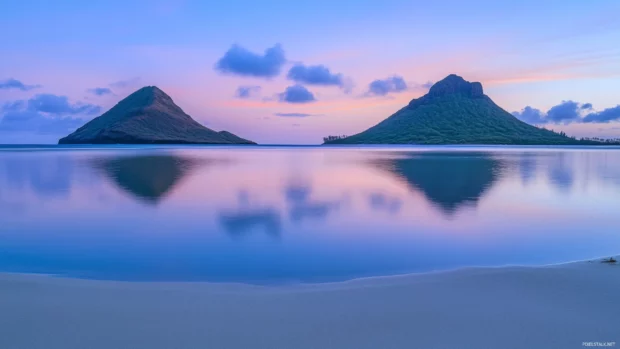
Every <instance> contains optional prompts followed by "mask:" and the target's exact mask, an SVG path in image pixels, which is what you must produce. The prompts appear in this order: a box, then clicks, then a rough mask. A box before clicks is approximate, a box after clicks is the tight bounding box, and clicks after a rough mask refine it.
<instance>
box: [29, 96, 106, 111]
mask: <svg viewBox="0 0 620 349" xmlns="http://www.w3.org/2000/svg"><path fill="white" fill-rule="evenodd" d="M28 110H30V111H36V112H43V113H49V114H54V115H59V114H69V115H75V114H96V113H99V112H100V111H101V107H100V106H98V105H94V104H89V103H80V102H78V103H75V104H71V103H69V98H67V97H66V96H57V95H53V94H38V95H36V96H34V97H33V98H31V99H30V100H28Z"/></svg>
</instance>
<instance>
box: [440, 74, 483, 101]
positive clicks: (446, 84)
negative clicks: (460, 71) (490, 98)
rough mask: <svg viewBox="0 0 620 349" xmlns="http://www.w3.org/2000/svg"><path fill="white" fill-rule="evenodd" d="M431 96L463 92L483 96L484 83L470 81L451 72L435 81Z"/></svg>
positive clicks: (471, 95) (466, 94) (472, 95)
mask: <svg viewBox="0 0 620 349" xmlns="http://www.w3.org/2000/svg"><path fill="white" fill-rule="evenodd" d="M428 94H429V96H431V97H440V96H446V95H452V94H462V95H465V96H469V97H482V96H484V93H483V91H482V84H481V83H479V82H469V81H467V80H465V79H463V78H462V77H460V76H458V75H456V74H450V75H448V76H446V77H445V78H443V79H442V80H440V81H438V82H437V83H435V84H434V85H433V86H432V87H431V89H430V90H429V91H428Z"/></svg>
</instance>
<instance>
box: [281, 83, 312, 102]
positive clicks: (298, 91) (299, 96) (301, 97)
mask: <svg viewBox="0 0 620 349" xmlns="http://www.w3.org/2000/svg"><path fill="white" fill-rule="evenodd" d="M278 100H279V101H280V102H286V103H310V102H314V101H316V99H315V98H314V95H313V94H312V92H310V91H308V89H306V88H305V87H303V86H301V85H293V86H289V87H287V88H286V90H284V92H282V93H279V94H278Z"/></svg>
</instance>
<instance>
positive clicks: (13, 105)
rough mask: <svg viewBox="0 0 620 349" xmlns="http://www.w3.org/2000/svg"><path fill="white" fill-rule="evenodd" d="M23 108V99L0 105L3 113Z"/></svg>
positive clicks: (24, 102)
mask: <svg viewBox="0 0 620 349" xmlns="http://www.w3.org/2000/svg"><path fill="white" fill-rule="evenodd" d="M24 108H26V101H24V100H17V101H13V102H7V103H5V104H4V105H3V106H2V112H3V113H6V112H14V111H18V110H22V109H24Z"/></svg>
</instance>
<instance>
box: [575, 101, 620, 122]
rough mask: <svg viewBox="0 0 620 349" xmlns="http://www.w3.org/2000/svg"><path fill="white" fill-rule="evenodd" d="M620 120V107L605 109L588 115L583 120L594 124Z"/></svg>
mask: <svg viewBox="0 0 620 349" xmlns="http://www.w3.org/2000/svg"><path fill="white" fill-rule="evenodd" d="M619 119H620V105H617V106H615V107H613V108H607V109H604V110H602V111H600V112H594V113H590V114H588V115H586V116H585V117H584V118H583V122H586V123H593V122H600V123H607V122H610V121H616V120H619Z"/></svg>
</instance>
